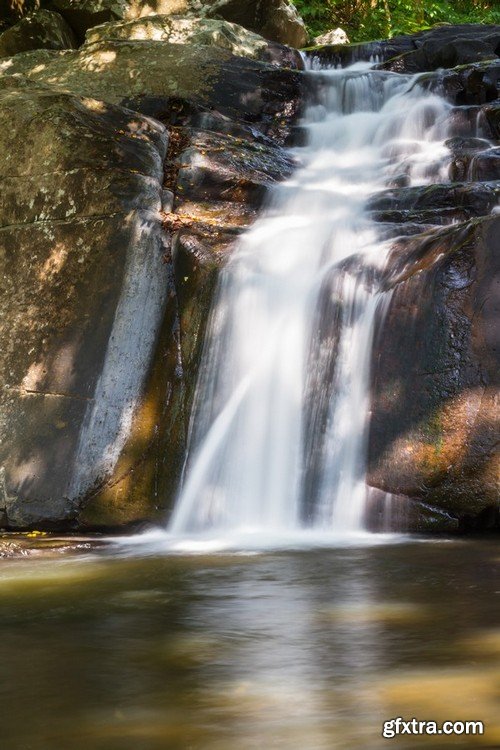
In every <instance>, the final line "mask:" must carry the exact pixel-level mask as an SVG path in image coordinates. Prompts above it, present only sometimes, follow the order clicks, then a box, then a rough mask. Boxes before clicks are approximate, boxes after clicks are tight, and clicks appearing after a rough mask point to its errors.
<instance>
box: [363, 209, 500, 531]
mask: <svg viewBox="0 0 500 750" xmlns="http://www.w3.org/2000/svg"><path fill="white" fill-rule="evenodd" d="M499 231H500V218H498V217H496V216H491V217H487V218H484V219H481V220H478V221H475V222H472V223H470V224H469V225H462V226H457V227H451V228H448V229H445V230H442V231H440V232H437V233H436V232H434V233H430V234H427V235H422V236H421V237H419V238H412V239H409V240H400V241H399V242H398V243H397V244H396V245H395V247H394V250H393V253H392V255H391V259H390V268H391V273H390V274H389V276H388V278H387V282H386V285H387V288H388V289H392V290H393V291H392V298H391V303H390V306H389V310H388V313H387V317H386V319H385V322H384V324H383V326H381V328H380V330H379V332H378V334H377V335H376V337H375V341H376V350H375V352H374V358H373V372H372V399H373V401H372V419H371V426H370V435H369V471H368V482H369V484H370V485H371V486H373V487H377V488H379V489H382V490H383V491H385V492H389V493H391V494H393V495H400V496H405V497H406V498H410V499H412V500H413V501H418V502H423V503H425V504H427V505H430V506H432V507H433V508H436V509H438V510H440V511H444V512H445V513H447V514H449V515H450V516H452V517H453V518H454V519H456V521H457V523H458V524H459V526H460V528H468V527H470V526H473V525H474V523H478V520H477V519H480V518H481V517H482V514H485V513H486V514H488V513H490V512H491V511H492V509H493V511H494V509H495V508H497V504H498V483H499V477H500V473H499V471H500V467H499V464H498V452H497V449H496V443H497V440H498V427H499V425H498V418H499V414H500V409H499V406H500V404H499V396H498V373H499V371H500V369H499V364H500V339H499V332H498V326H497V325H496V323H495V320H496V316H498V308H499V304H500V267H499V258H498V253H497V252H496V249H497V246H498V243H497V237H498V232H499ZM402 352H404V355H402Z"/></svg>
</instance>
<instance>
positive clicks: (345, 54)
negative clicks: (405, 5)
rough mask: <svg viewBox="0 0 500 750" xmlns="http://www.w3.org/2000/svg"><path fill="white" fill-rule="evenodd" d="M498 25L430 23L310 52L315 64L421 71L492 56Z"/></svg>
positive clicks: (495, 52)
mask: <svg viewBox="0 0 500 750" xmlns="http://www.w3.org/2000/svg"><path fill="white" fill-rule="evenodd" d="M499 45H500V26H498V25H493V24H492V25H482V24H463V25H457V26H448V25H441V26H434V27H433V28H431V29H426V30H425V31H420V32H418V33H416V34H408V35H402V36H396V37H393V38H392V39H383V40H380V41H375V42H363V43H361V44H359V43H358V44H325V45H323V46H319V47H315V48H314V49H312V50H311V52H310V54H311V55H313V56H314V57H315V58H316V60H317V63H318V64H319V65H321V64H332V63H333V64H336V65H341V66H342V67H346V66H347V65H351V64H352V63H353V62H357V61H358V60H362V59H365V60H366V59H370V58H371V59H373V60H374V61H379V65H378V66H379V67H380V68H381V69H385V70H391V71H393V72H395V73H423V72H425V71H433V70H436V69H438V68H450V67H455V66H456V65H465V64H468V63H476V62H480V61H482V60H490V59H496V58H497V57H498V55H499V49H500V47H499Z"/></svg>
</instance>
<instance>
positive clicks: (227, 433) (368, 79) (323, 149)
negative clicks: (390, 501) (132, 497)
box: [169, 64, 450, 535]
mask: <svg viewBox="0 0 500 750" xmlns="http://www.w3.org/2000/svg"><path fill="white" fill-rule="evenodd" d="M308 75H309V76H311V80H312V82H313V83H314V84H315V89H316V90H317V95H316V99H315V101H314V102H313V103H311V105H310V106H309V108H308V110H307V113H306V115H305V121H304V123H303V124H304V127H305V129H306V132H307V145H306V146H305V147H303V148H300V149H296V155H297V157H298V158H299V159H300V167H299V168H298V170H297V171H296V173H295V174H294V175H293V176H292V178H291V179H289V180H287V181H286V182H284V183H282V184H280V185H278V186H277V187H276V188H275V189H274V190H273V191H272V192H271V194H270V196H269V199H268V203H267V207H266V210H265V211H264V213H263V215H262V217H261V218H260V219H259V220H258V221H257V222H256V223H255V224H254V226H253V227H252V228H251V229H250V230H249V231H248V232H247V233H246V234H245V235H243V237H242V239H241V242H240V243H239V246H238V248H237V249H236V250H235V252H234V254H233V255H232V257H231V259H230V260H229V262H228V263H227V265H226V267H225V268H224V270H223V271H222V273H221V277H220V282H219V288H218V293H217V297H216V301H215V304H214V307H213V310H212V314H211V318H210V320H209V323H208V330H207V334H206V340H205V345H204V352H203V356H202V363H201V371H200V375H199V381H198V385H197V390H196V395H195V403H194V407H193V413H192V419H191V427H190V435H189V449H188V458H187V463H186V468H185V477H184V483H183V488H182V491H181V493H180V496H179V498H178V500H177V503H176V507H175V509H174V513H173V516H172V519H171V522H170V526H169V531H170V532H171V533H173V534H174V535H182V534H193V533H194V534H207V533H216V534H219V535H221V534H222V535H230V534H231V533H234V532H239V531H259V530H260V531H262V532H264V533H266V532H271V531H273V530H275V531H277V532H282V531H285V532H286V531H287V530H289V531H295V532H296V531H298V530H301V529H307V528H309V529H320V530H323V531H324V532H333V533H335V534H352V533H356V532H359V531H360V530H362V529H363V517H364V506H365V500H366V487H365V464H366V447H367V432H368V427H369V411H370V404H369V375H370V357H371V347H372V337H373V331H374V327H375V322H376V320H379V319H380V316H383V314H384V310H385V309H386V308H387V305H388V303H389V293H388V292H385V293H384V292H382V290H381V288H380V284H379V279H380V275H381V273H382V271H383V268H384V264H385V261H386V258H387V254H388V250H389V247H390V240H389V239H388V234H387V232H385V233H384V226H383V225H381V224H380V223H377V222H375V221H374V220H373V218H372V217H371V216H370V212H369V210H368V207H367V201H368V198H369V197H370V196H373V195H374V194H375V193H377V192H378V191H381V190H384V189H387V188H388V187H391V186H394V185H399V184H401V183H403V184H405V185H424V184H428V183H430V182H444V181H446V179H447V169H448V154H449V152H448V149H447V148H446V147H445V146H444V140H445V138H446V137H447V125H446V120H447V114H448V111H449V108H450V105H448V104H446V103H445V101H444V100H443V99H441V98H440V97H438V96H436V95H433V94H429V93H427V92H425V91H424V90H423V88H421V87H420V86H419V84H418V80H417V79H416V78H415V77H412V76H402V75H398V74H394V73H388V72H385V71H375V70H371V69H370V66H369V65H368V64H356V65H354V66H352V67H351V68H349V69H347V70H343V71H342V70H331V71H321V72H310V73H308Z"/></svg>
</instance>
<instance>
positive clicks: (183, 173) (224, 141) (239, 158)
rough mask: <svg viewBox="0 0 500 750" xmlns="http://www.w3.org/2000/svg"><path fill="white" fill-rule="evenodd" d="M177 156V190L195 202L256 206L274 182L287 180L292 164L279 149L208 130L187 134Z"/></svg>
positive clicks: (286, 155)
mask: <svg viewBox="0 0 500 750" xmlns="http://www.w3.org/2000/svg"><path fill="white" fill-rule="evenodd" d="M187 136H188V138H189V143H190V145H189V148H187V149H185V150H184V151H182V153H181V154H180V156H179V162H180V169H179V172H178V182H177V191H178V193H179V194H180V195H182V196H189V198H190V199H191V200H197V201H205V202H209V201H218V200H223V201H229V202H232V201H237V202H240V203H245V204H247V205H248V204H249V205H252V206H255V207H258V206H259V205H260V204H261V203H262V201H263V199H264V196H265V194H266V191H267V189H268V188H269V187H270V185H272V184H273V183H274V182H277V181H279V180H282V179H285V178H286V177H289V176H290V174H291V173H292V171H293V167H294V164H293V161H292V159H291V158H290V157H289V156H288V154H286V152H285V151H284V150H282V149H280V148H277V147H275V148H270V147H268V146H264V145H261V144H254V143H250V142H249V141H245V140H243V139H241V138H235V137H232V136H229V135H221V134H216V133H211V132H207V131H191V132H188V133H187Z"/></svg>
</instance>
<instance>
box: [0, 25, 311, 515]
mask: <svg viewBox="0 0 500 750" xmlns="http://www.w3.org/2000/svg"><path fill="white" fill-rule="evenodd" d="M210 23H211V24H216V23H217V24H219V26H222V23H221V22H210ZM252 39H253V36H252ZM262 44H263V45H264V46H265V47H266V48H267V47H269V46H270V47H272V46H273V45H269V44H268V43H266V42H262ZM274 48H275V49H278V48H279V45H275V46H274ZM280 49H281V48H280ZM0 68H1V71H2V72H1V75H0V117H1V118H3V119H2V128H1V131H2V135H1V138H2V143H1V148H0V154H1V156H0V170H1V177H2V203H1V208H0V223H1V227H2V228H1V229H0V235H1V240H0V248H1V259H2V264H3V269H4V270H3V275H2V284H3V289H2V291H1V294H0V299H1V301H2V316H1V330H0V338H1V340H2V342H5V343H4V344H3V346H2V352H1V357H0V362H1V374H0V378H1V383H2V391H1V399H2V403H1V409H0V411H1V413H2V419H1V422H0V433H1V438H0V439H1V442H0V472H1V473H0V524H2V525H5V526H7V527H8V528H11V529H16V528H33V527H35V528H40V527H41V528H60V529H62V528H89V527H107V528H109V527H115V526H120V525H123V524H125V523H128V522H133V521H135V522H137V521H141V520H148V521H154V520H157V521H159V520H161V519H163V518H164V517H165V512H166V508H167V507H168V506H169V504H171V502H172V498H173V495H174V494H175V491H176V487H177V483H178V481H179V477H180V474H181V469H182V462H183V457H184V450H185V438H186V432H187V421H188V417H189V412H190V400H191V398H192V394H193V388H194V383H195V379H196V371H197V367H198V361H199V355H200V351H201V343H202V341H203V331H204V326H205V324H206V319H207V314H208V309H209V306H210V300H211V296H212V292H213V288H214V285H215V283H216V281H217V274H218V269H219V267H220V265H221V264H222V263H223V262H224V261H225V258H226V257H227V253H228V252H229V251H230V248H231V246H232V245H233V244H234V242H235V240H236V239H237V237H238V234H239V232H241V230H242V228H243V227H244V226H247V225H248V224H249V223H250V222H251V221H253V219H254V218H255V215H256V211H257V209H258V207H259V205H260V204H261V202H262V198H263V194H264V191H265V188H266V186H267V185H270V184H272V183H273V182H274V181H276V180H278V179H282V178H283V177H286V176H287V175H288V174H290V171H291V169H292V167H293V165H292V163H291V161H290V158H289V157H288V156H287V155H286V154H285V152H284V150H283V148H282V145H281V144H283V143H284V141H285V140H286V138H287V134H288V132H289V129H290V124H291V123H292V121H293V118H294V117H295V115H296V113H297V109H298V104H299V96H300V86H301V80H300V74H299V73H297V72H294V71H291V70H285V69H281V68H278V67H276V64H275V63H274V64H267V63H264V62H261V61H254V60H250V59H247V58H243V57H236V56H234V55H232V54H231V53H230V51H229V50H226V49H221V48H218V47H217V46H207V45H200V46H197V47H194V46H188V45H184V44H177V43H176V44H170V43H168V42H164V41H162V40H157V41H154V40H142V41H119V40H118V41H109V42H99V43H94V44H90V45H88V46H86V47H83V48H81V49H80V50H78V51H64V52H58V51H50V50H36V51H32V52H27V53H24V54H20V55H16V56H15V57H11V58H4V59H2V60H1V61H0ZM149 115H153V116H154V119H151V117H150V116H149Z"/></svg>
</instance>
